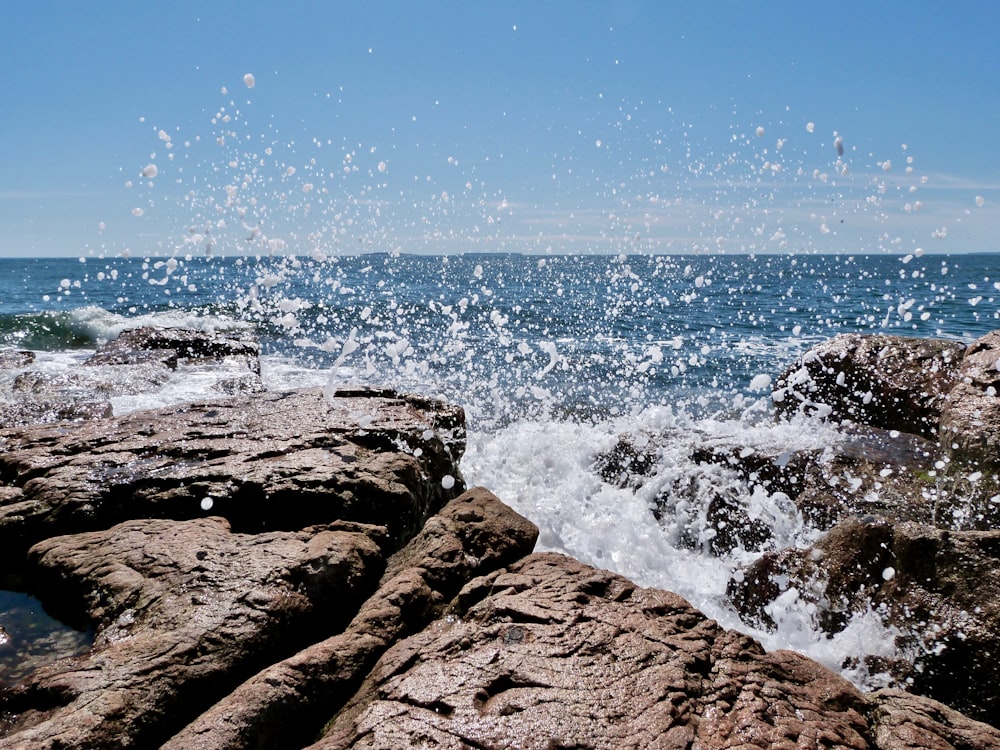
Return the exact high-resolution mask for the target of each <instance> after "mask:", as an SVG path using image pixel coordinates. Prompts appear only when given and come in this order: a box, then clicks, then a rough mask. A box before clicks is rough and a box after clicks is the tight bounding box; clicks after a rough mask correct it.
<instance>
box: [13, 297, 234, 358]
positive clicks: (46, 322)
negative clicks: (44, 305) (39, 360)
mask: <svg viewBox="0 0 1000 750" xmlns="http://www.w3.org/2000/svg"><path fill="white" fill-rule="evenodd" d="M144 326H159V327H163V328H192V329H196V330H200V331H205V332H208V333H212V332H216V331H236V330H249V329H250V328H251V326H250V325H249V324H248V323H245V322H243V321H239V320H236V319H234V318H230V317H228V316H225V315H213V314H207V313H204V312H201V311H199V310H182V309H168V310H162V311H156V312H149V313H144V314H141V315H136V316H131V317H130V316H125V315H120V314H118V313H115V312H111V311H109V310H106V309H104V308H103V307H98V306H95V305H89V306H86V307H78V308H76V309H73V310H66V311H44V312H33V313H21V314H16V315H0V346H4V347H11V348H19V349H31V350H34V351H59V350H61V349H87V348H95V347H97V346H99V345H101V344H103V343H106V342H108V341H111V340H113V339H115V338H117V337H118V336H119V335H120V334H121V332H122V331H126V330H131V329H133V328H142V327H144Z"/></svg>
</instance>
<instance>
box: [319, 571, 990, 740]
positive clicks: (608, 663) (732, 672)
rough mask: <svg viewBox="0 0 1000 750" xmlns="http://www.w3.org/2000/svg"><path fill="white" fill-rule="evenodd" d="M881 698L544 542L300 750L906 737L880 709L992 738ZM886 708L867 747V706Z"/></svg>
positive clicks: (491, 579) (390, 666) (405, 647)
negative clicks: (895, 733) (905, 711)
mask: <svg viewBox="0 0 1000 750" xmlns="http://www.w3.org/2000/svg"><path fill="white" fill-rule="evenodd" d="M894 700H897V698H896V696H895V695H886V696H881V697H880V696H873V697H866V696H864V695H862V694H861V693H859V692H858V691H857V690H856V689H855V688H854V687H853V686H852V685H851V684H850V683H848V682H846V681H845V680H843V679H842V678H840V677H839V676H837V675H834V674H833V673H832V672H829V671H828V670H826V669H824V668H823V667H821V666H819V665H817V664H816V663H815V662H812V661H810V660H809V659H807V658H805V657H803V656H800V655H797V654H793V653H790V652H783V651H778V652H773V653H765V652H764V651H763V649H761V648H760V646H759V645H758V644H757V643H756V642H755V641H753V640H752V639H750V638H748V637H746V636H743V635H740V634H738V633H735V632H732V631H725V630H723V629H721V628H720V627H719V626H718V625H717V624H716V623H715V622H713V621H711V620H708V619H706V618H705V617H704V616H703V615H701V614H700V613H699V612H697V611H696V610H694V609H693V608H691V607H690V605H688V604H687V603H686V602H685V601H684V600H683V599H681V598H680V597H678V596H676V595H674V594H670V593H667V592H663V591H657V590H651V589H641V588H638V587H636V586H635V585H634V584H632V583H630V582H629V581H627V580H626V579H624V578H621V577H619V576H616V575H613V574H610V573H607V572H603V571H599V570H596V569H593V568H590V567H588V566H585V565H582V564H581V563H579V562H576V561H574V560H572V559H570V558H566V557H562V556H560V555H554V554H541V555H532V556H530V557H528V558H525V559H524V560H522V561H521V562H519V563H516V564H515V565H513V566H511V567H510V568H509V569H507V570H505V571H501V572H499V573H497V574H494V575H490V576H486V577H483V578H479V579H476V580H474V581H472V582H470V584H469V585H468V586H467V587H466V588H465V589H464V590H463V592H462V593H461V594H460V596H459V597H458V599H457V601H456V605H455V606H454V608H453V609H452V610H451V611H450V613H449V616H448V617H446V618H443V619H440V620H438V621H436V622H434V623H432V624H431V625H430V626H429V627H428V628H426V629H425V630H424V631H423V632H421V633H419V634H417V635H415V636H411V637H410V638H407V639H406V640H403V641H401V642H400V643H398V644H397V645H395V646H394V647H393V648H391V649H390V650H389V651H388V652H386V654H385V655H384V656H383V657H382V659H381V660H380V661H379V663H378V664H377V665H376V667H375V669H374V670H373V671H372V673H371V675H370V676H369V677H368V679H367V680H366V681H365V683H364V685H362V687H361V689H360V690H359V692H358V693H357V695H356V696H355V698H354V699H353V700H352V701H351V702H350V703H349V704H348V705H347V706H346V707H345V708H344V709H343V710H342V711H341V712H340V713H339V714H338V715H337V717H336V719H335V720H334V721H333V722H332V723H331V724H330V726H329V727H328V729H327V733H326V735H325V736H324V737H323V738H322V739H320V740H319V741H318V742H316V743H315V744H314V745H313V746H312V747H313V748H317V749H319V748H323V749H324V750H326V749H327V748H390V747H414V746H425V747H442V748H465V747H521V748H552V747H589V748H689V747H699V748H706V749H708V748H732V747H740V748H777V747H787V748H795V747H830V748H856V749H858V750H860V749H861V748H869V747H903V746H905V745H899V744H893V742H895V740H894V739H893V738H892V732H891V730H889V729H887V728H888V727H890V726H891V725H892V722H893V721H901V722H904V723H905V722H906V721H910V723H909V724H907V727H908V728H910V729H912V731H913V733H914V736H916V737H918V738H919V739H920V741H923V742H925V743H926V744H925V745H924V746H926V747H933V746H935V743H936V744H937V745H940V746H947V745H946V744H945V743H949V742H951V743H954V742H955V741H956V740H957V739H958V738H959V737H960V736H961V737H962V738H969V737H972V736H973V735H974V741H972V742H969V744H967V745H966V746H968V747H983V748H985V747H997V746H1000V732H998V731H997V730H995V729H993V728H991V727H988V726H986V725H982V724H976V723H974V722H971V721H968V720H964V721H963V723H961V725H960V728H958V729H956V727H955V726H954V725H953V724H948V723H947V722H926V724H925V725H920V724H919V721H918V720H917V719H916V718H914V717H912V716H911V717H909V718H907V717H905V716H900V714H899V705H900V704H899V703H898V702H897V703H893V702H892V701H894ZM920 705H921V706H923V707H924V710H925V712H926V711H927V710H929V709H932V710H934V711H937V712H939V715H951V714H949V713H948V712H947V709H945V708H944V707H943V706H938V705H937V704H934V703H933V702H930V701H926V702H921V703H920ZM883 706H887V708H884V710H883V711H882V713H881V714H879V716H880V717H881V720H882V725H881V727H882V729H883V730H884V731H886V732H887V733H888V735H889V739H888V740H887V741H886V742H885V743H884V744H881V745H880V744H877V742H876V740H875V735H874V732H873V729H877V728H878V727H873V725H872V724H871V720H870V718H869V717H870V716H871V715H872V714H874V713H876V712H877V711H878V710H879V707H883ZM976 743H978V744H976Z"/></svg>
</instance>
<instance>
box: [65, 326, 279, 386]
mask: <svg viewBox="0 0 1000 750" xmlns="http://www.w3.org/2000/svg"><path fill="white" fill-rule="evenodd" d="M226 357H239V358H241V359H242V360H244V361H245V362H246V365H247V367H248V368H249V369H250V370H251V371H252V372H254V373H256V374H257V375H260V359H259V357H260V344H258V343H257V341H256V340H254V339H252V338H250V337H248V336H237V335H233V334H227V333H207V332H205V331H196V330H192V329H189V328H160V327H155V326H146V327H142V328H133V329H129V330H127V331H122V333H121V334H120V335H119V336H118V338H116V339H115V340H114V341H109V342H108V343H107V344H105V345H104V346H102V347H101V348H100V349H98V350H97V351H96V352H95V353H94V355H93V356H92V357H90V358H89V359H88V360H87V361H86V362H85V363H84V364H85V365H89V366H95V365H123V364H143V363H146V362H150V361H157V362H160V363H162V364H163V365H164V366H166V367H169V368H170V369H176V367H177V364H178V360H187V361H192V360H205V359H223V358H226Z"/></svg>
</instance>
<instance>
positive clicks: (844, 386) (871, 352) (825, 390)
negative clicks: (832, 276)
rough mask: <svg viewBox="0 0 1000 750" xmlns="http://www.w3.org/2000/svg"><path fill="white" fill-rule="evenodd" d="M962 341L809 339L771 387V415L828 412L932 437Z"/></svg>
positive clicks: (858, 337)
mask: <svg viewBox="0 0 1000 750" xmlns="http://www.w3.org/2000/svg"><path fill="white" fill-rule="evenodd" d="M965 349H966V347H965V345H964V344H962V343H959V342H956V341H943V340H940V339H917V338H906V337H903V336H890V335H885V334H871V335H861V334H854V333H845V334H841V335H839V336H835V337H833V338H832V339H829V340H828V341H825V342H823V343H821V344H819V345H817V346H814V347H813V348H812V349H810V350H809V351H808V352H806V353H805V354H804V355H803V356H802V357H800V358H799V360H798V361H797V362H795V363H794V364H793V365H792V366H791V367H790V368H789V369H788V370H787V371H786V372H785V374H784V375H782V376H781V377H780V378H779V379H778V381H777V383H776V387H775V390H774V403H775V407H776V409H777V411H778V413H779V414H783V415H788V414H793V413H796V412H805V413H819V414H820V415H821V416H826V415H831V414H832V415H833V416H835V417H836V418H837V419H838V420H839V421H843V420H850V421H852V422H856V423H859V424H868V425H873V426H876V427H881V428H883V429H886V430H898V431H900V432H910V433H914V434H916V435H923V436H924V437H931V438H933V437H934V436H935V435H936V434H937V430H938V422H939V421H940V418H941V410H942V408H943V406H944V403H945V400H946V398H947V395H948V392H949V391H950V390H951V389H952V387H954V385H955V383H956V382H957V381H958V379H959V375H958V368H957V364H958V362H959V361H960V360H961V359H962V356H963V354H964V353H965Z"/></svg>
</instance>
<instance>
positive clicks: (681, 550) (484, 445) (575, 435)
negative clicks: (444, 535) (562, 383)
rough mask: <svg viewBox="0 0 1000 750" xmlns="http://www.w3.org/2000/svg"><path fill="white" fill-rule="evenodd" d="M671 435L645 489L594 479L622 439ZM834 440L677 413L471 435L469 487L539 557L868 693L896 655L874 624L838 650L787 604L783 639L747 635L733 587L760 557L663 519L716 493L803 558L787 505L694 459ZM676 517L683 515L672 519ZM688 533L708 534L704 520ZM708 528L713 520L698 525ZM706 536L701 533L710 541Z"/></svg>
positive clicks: (810, 533)
mask: <svg viewBox="0 0 1000 750" xmlns="http://www.w3.org/2000/svg"><path fill="white" fill-rule="evenodd" d="M644 431H648V432H649V433H650V434H653V435H662V434H665V433H669V434H671V435H673V437H672V438H671V440H669V441H667V442H666V443H665V444H660V443H658V450H659V458H658V461H657V464H656V466H655V467H654V468H653V469H652V471H651V473H650V476H649V477H648V478H647V479H646V481H645V482H644V483H643V484H642V485H641V487H640V488H639V489H634V488H632V487H618V486H614V485H611V484H609V483H607V482H606V481H604V480H603V479H602V478H601V477H600V475H599V473H598V472H597V471H596V469H595V468H594V461H595V459H596V458H597V456H598V455H599V454H601V453H602V452H605V451H607V450H609V449H610V448H612V447H613V446H614V445H615V444H616V443H617V441H618V439H619V435H620V434H622V433H627V434H631V435H641V434H643V433H644ZM832 436H833V433H832V430H831V428H829V427H827V426H825V425H822V424H821V423H816V422H812V423H810V424H809V425H804V424H800V423H774V422H771V421H769V420H768V421H758V422H753V423H746V422H744V421H741V420H710V419H708V420H706V419H701V420H695V419H692V418H691V417H690V416H688V415H686V414H684V413H679V412H677V411H676V410H674V409H669V408H666V407H656V408H651V409H647V410H645V411H643V412H641V413H639V414H632V415H629V416H628V417H627V418H621V419H618V420H609V421H606V422H601V423H597V424H588V423H568V422H555V421H535V422H530V421H521V422H517V423H514V424H511V425H509V426H507V427H504V428H502V429H499V430H492V431H490V432H476V431H475V430H473V431H472V432H471V433H470V435H469V441H468V449H467V452H466V455H465V458H464V460H463V462H462V466H463V472H464V474H465V478H466V480H467V481H468V482H469V483H470V484H478V485H482V486H485V487H487V488H489V489H490V490H492V491H493V492H494V493H495V494H497V495H498V497H500V498H501V499H502V500H504V501H505V502H506V503H508V504H509V505H510V506H511V507H513V508H514V509H515V510H517V511H518V512H519V513H521V514H522V515H524V516H526V517H527V518H530V519H531V520H532V521H533V522H534V523H536V524H537V525H538V527H539V531H540V535H539V541H538V549H539V550H548V551H556V552H561V553H564V554H567V555H571V556H573V557H576V558H577V559H579V560H581V561H583V562H586V563H589V564H591V565H595V566H597V567H600V568H605V569H608V570H612V571H614V572H617V573H620V574H622V575H625V576H627V577H628V578H630V579H632V580H634V581H635V582H636V583H639V584H640V585H643V586H650V587H656V588H662V589H667V590H670V591H673V592H675V593H678V594H680V595H681V596H683V597H685V598H686V599H687V600H688V601H690V602H691V603H692V604H693V605H694V606H695V607H697V608H698V609H700V610H701V611H703V612H704V613H705V614H706V615H708V616H709V617H711V618H713V619H716V620H717V621H719V622H720V623H721V624H722V625H723V626H724V627H728V628H735V629H738V630H741V631H743V632H747V633H749V634H750V635H752V636H754V637H755V638H757V639H758V640H760V641H761V642H762V643H763V644H764V646H765V647H766V648H768V649H776V648H790V649H794V650H797V651H800V652H802V653H805V654H807V655H809V656H811V657H813V658H815V659H816V660H818V661H820V662H821V663H824V664H825V665H827V666H829V667H831V668H832V669H835V670H837V671H841V672H842V673H843V674H844V675H845V676H847V677H848V678H849V679H852V680H854V681H856V682H857V683H858V684H861V685H864V686H866V687H874V686H878V685H880V684H881V682H880V681H881V680H882V678H881V677H880V676H879V675H873V674H869V672H868V671H867V668H866V667H865V662H864V657H865V656H867V655H877V656H890V655H893V654H894V651H895V646H894V641H895V636H896V635H897V634H896V633H895V632H894V631H892V630H890V629H888V628H886V627H885V626H884V625H883V624H882V621H881V619H880V618H879V617H878V615H877V614H876V613H871V612H868V613H865V614H863V615H860V616H857V617H855V618H854V620H852V621H851V623H850V624H849V625H848V627H847V628H846V629H845V630H844V631H842V632H841V633H838V634H837V636H836V637H835V638H832V639H831V638H829V637H828V636H826V635H825V634H824V633H822V632H821V631H820V630H819V628H818V625H817V622H816V615H817V612H816V606H815V604H812V603H811V602H808V601H806V600H804V599H802V598H800V597H798V596H797V595H795V592H794V590H793V592H792V594H786V595H784V596H783V597H782V598H779V600H778V601H776V602H775V603H773V604H772V605H771V607H770V611H769V614H770V615H771V617H772V618H773V619H774V621H775V623H776V625H777V627H776V629H775V630H774V631H763V630H759V629H757V628H754V627H751V626H748V625H747V624H746V623H744V622H743V621H742V620H741V619H740V617H739V615H738V614H737V612H736V611H735V610H734V609H733V607H732V605H731V604H730V602H729V600H728V598H727V596H726V586H727V584H728V582H729V580H730V578H731V576H732V575H733V574H734V572H735V571H737V570H738V569H739V568H740V566H742V565H746V564H748V563H750V562H752V561H753V560H754V559H755V558H756V557H757V556H758V555H759V554H760V553H759V552H747V551H744V550H743V549H742V548H740V547H737V548H736V549H735V550H733V552H732V553H730V554H727V555H723V556H715V555H711V554H708V553H707V552H704V551H702V550H700V549H697V547H696V548H695V549H691V548H689V546H690V545H684V544H679V543H678V535H677V522H676V521H671V519H669V518H663V519H661V520H660V521H657V519H656V518H655V517H654V514H653V507H654V504H655V502H656V498H657V496H658V495H659V494H660V493H662V492H663V491H664V490H665V489H667V488H669V487H670V486H672V485H683V486H690V485H691V484H697V485H698V488H699V491H700V492H704V493H705V496H706V497H707V496H710V495H711V494H712V493H713V492H714V491H716V490H726V489H728V490H730V491H734V492H741V493H742V494H743V499H744V500H745V501H746V502H747V505H748V509H749V512H750V514H751V516H752V517H755V518H759V519H761V520H766V522H767V524H768V526H769V527H770V528H771V531H772V533H773V534H774V545H775V546H776V547H785V546H792V547H800V548H802V547H805V546H807V545H808V544H810V543H811V542H812V541H814V540H815V539H816V537H817V536H818V533H817V532H816V531H815V530H813V529H811V528H809V527H807V526H806V525H804V524H803V522H802V519H801V518H800V517H799V515H798V513H797V512H796V511H795V509H794V507H793V506H792V504H791V502H790V501H789V500H788V498H787V497H785V496H783V495H781V493H775V494H774V495H773V496H769V495H768V494H767V493H766V492H765V491H763V489H761V488H759V487H758V488H754V489H752V490H748V488H746V487H745V486H743V485H742V483H740V482H739V481H738V480H737V479H736V478H735V476H734V474H733V473H732V472H730V471H728V470H726V469H724V468H722V467H706V466H704V465H700V464H697V463H695V462H694V461H693V460H692V459H691V457H690V456H691V450H692V448H693V447H695V446H696V445H711V444H713V443H722V442H725V443H726V444H741V445H744V446H747V448H748V449H749V448H753V449H756V450H760V451H764V452H769V453H772V454H775V455H777V454H780V453H781V452H782V451H785V452H788V451H791V450H807V449H819V448H822V447H824V446H826V445H829V443H830V441H831V439H832ZM675 510H676V509H675ZM684 512H687V513H689V514H691V515H689V517H687V519H686V521H685V522H693V524H694V525H697V523H698V522H699V518H698V514H697V512H696V511H693V510H692V509H690V508H688V509H685V511H684ZM701 521H702V522H703V523H704V518H702V519H701ZM707 528H708V524H707V523H705V526H704V527H703V528H701V529H695V530H694V532H695V535H697V532H699V531H700V532H701V533H704V532H705V531H707Z"/></svg>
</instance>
